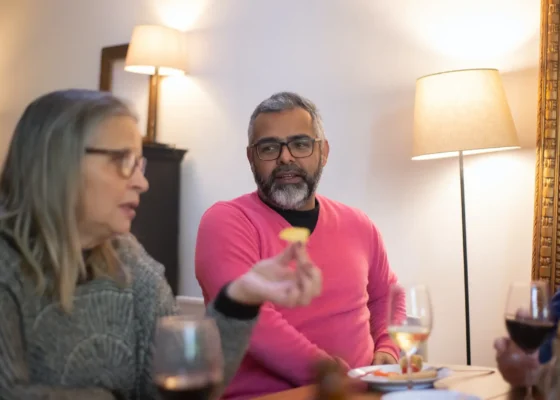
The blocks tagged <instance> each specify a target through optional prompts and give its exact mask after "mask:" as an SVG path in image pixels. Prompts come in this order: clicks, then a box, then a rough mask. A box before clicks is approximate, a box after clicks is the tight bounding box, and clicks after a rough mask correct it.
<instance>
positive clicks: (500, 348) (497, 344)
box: [494, 337, 509, 355]
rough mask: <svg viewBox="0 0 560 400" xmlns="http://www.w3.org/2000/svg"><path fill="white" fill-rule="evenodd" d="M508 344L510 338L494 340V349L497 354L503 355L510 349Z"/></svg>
mask: <svg viewBox="0 0 560 400" xmlns="http://www.w3.org/2000/svg"><path fill="white" fill-rule="evenodd" d="M508 344H509V339H508V338H505V337H501V338H498V339H496V340H494V349H496V352H497V353H498V355H500V354H502V353H505V351H506V350H507V348H508Z"/></svg>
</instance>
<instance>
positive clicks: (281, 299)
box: [228, 243, 322, 307]
mask: <svg viewBox="0 0 560 400" xmlns="http://www.w3.org/2000/svg"><path fill="white" fill-rule="evenodd" d="M293 261H294V262H295V264H296V268H295V269H292V268H290V263H292V262H293ZM321 286H322V276H321V270H319V268H317V267H316V266H315V265H313V264H312V263H311V261H310V260H309V256H308V255H307V252H306V250H305V247H304V246H303V244H301V243H292V244H290V245H289V246H288V247H287V248H286V249H285V250H284V251H283V252H282V253H280V254H279V255H277V256H276V257H272V258H269V259H266V260H262V261H259V262H258V263H257V264H255V265H254V266H253V268H251V269H250V270H249V271H248V272H247V273H245V274H244V275H242V276H240V277H239V278H238V279H236V280H234V281H233V282H232V283H231V285H230V286H229V288H228V295H229V296H230V297H231V298H232V299H233V300H236V301H238V302H240V303H243V304H250V305H260V304H262V303H264V302H266V301H270V302H272V303H274V304H277V305H280V306H283V307H298V306H305V305H308V304H309V303H310V302H311V300H313V299H314V298H315V297H317V296H318V295H319V294H320V293H321Z"/></svg>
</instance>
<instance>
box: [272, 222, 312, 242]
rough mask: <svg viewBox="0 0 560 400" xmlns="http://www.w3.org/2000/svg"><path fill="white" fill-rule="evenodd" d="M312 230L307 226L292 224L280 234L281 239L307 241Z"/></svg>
mask: <svg viewBox="0 0 560 400" xmlns="http://www.w3.org/2000/svg"><path fill="white" fill-rule="evenodd" d="M310 234H311V232H310V231H309V229H307V228H302V227H298V226H291V227H289V228H286V229H283V230H282V231H281V232H280V234H279V235H278V236H279V237H280V239H282V240H285V241H287V242H292V243H296V242H301V243H306V242H307V239H308V238H309V235H310Z"/></svg>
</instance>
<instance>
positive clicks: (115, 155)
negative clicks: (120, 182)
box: [86, 147, 147, 179]
mask: <svg viewBox="0 0 560 400" xmlns="http://www.w3.org/2000/svg"><path fill="white" fill-rule="evenodd" d="M86 154H102V155H106V156H109V157H111V159H112V160H113V161H114V162H115V163H116V164H117V166H118V167H119V172H120V173H121V175H122V176H123V178H126V179H129V178H130V177H131V176H132V175H133V174H134V172H135V171H136V168H139V169H140V172H142V175H143V174H144V172H145V171H146V164H147V160H146V158H145V157H142V156H140V157H138V156H136V154H134V153H133V152H131V151H130V150H111V149H98V148H93V147H88V148H86Z"/></svg>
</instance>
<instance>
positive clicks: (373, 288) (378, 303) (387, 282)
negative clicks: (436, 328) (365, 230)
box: [367, 224, 406, 360]
mask: <svg viewBox="0 0 560 400" xmlns="http://www.w3.org/2000/svg"><path fill="white" fill-rule="evenodd" d="M372 229H373V238H372V246H371V248H372V254H371V263H370V266H369V277H368V287H367V291H368V295H369V301H368V308H369V311H370V315H371V316H370V329H371V337H372V338H373V342H374V344H375V351H376V352H377V351H384V352H387V353H389V354H391V355H392V356H393V357H395V359H396V360H399V358H400V355H399V353H400V350H399V348H398V346H396V345H395V344H394V343H393V341H392V340H391V338H390V337H389V334H388V333H387V318H388V315H387V308H388V307H389V304H388V295H389V289H390V287H391V285H392V284H394V283H397V277H396V275H395V274H394V273H393V271H392V270H391V268H390V266H389V260H388V259H387V251H386V249H385V245H384V243H383V239H382V237H381V235H380V233H379V231H378V230H377V228H376V227H375V226H373V224H372ZM400 308H401V310H402V313H403V314H406V307H405V304H404V301H403V303H402V304H401V305H400Z"/></svg>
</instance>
